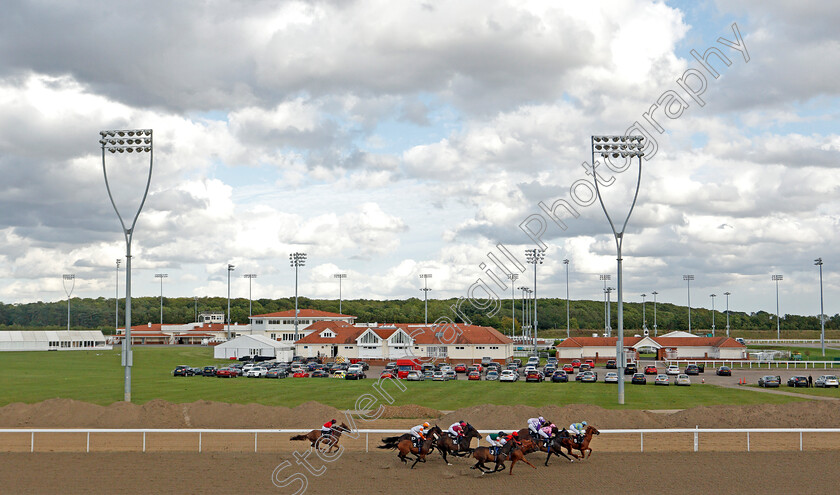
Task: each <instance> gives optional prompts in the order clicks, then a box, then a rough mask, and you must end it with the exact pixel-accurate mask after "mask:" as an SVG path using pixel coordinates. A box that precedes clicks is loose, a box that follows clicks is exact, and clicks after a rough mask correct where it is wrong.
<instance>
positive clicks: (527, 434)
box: [519, 426, 558, 450]
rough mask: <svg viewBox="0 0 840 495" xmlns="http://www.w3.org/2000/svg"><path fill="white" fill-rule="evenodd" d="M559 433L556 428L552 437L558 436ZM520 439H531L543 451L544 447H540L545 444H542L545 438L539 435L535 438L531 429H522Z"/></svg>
mask: <svg viewBox="0 0 840 495" xmlns="http://www.w3.org/2000/svg"><path fill="white" fill-rule="evenodd" d="M557 431H558V430H557V427H556V426H555V427H554V429H553V430H552V431H551V435H552V436H554V435H555V434H557ZM519 438H530V439H531V440H532V441H533V442H534V443H535V444H536V445H537V447H538V448H540V450H542V447H540V446H541V445H542V443H543V442H542V440H543V438H542V437H541V436H539V434H537V435H536V436H534V435H533V434H532V433H531V429H530V428H522V429H521V430H519Z"/></svg>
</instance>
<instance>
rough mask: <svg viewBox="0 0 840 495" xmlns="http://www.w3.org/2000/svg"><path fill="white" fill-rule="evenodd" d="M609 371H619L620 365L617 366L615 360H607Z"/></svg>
mask: <svg viewBox="0 0 840 495" xmlns="http://www.w3.org/2000/svg"><path fill="white" fill-rule="evenodd" d="M607 369H608V370H614V369H618V364H616V362H615V359H608V360H607Z"/></svg>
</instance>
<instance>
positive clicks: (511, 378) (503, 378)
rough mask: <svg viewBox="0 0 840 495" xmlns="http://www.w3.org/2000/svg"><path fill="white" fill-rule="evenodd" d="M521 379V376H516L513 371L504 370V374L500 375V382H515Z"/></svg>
mask: <svg viewBox="0 0 840 495" xmlns="http://www.w3.org/2000/svg"><path fill="white" fill-rule="evenodd" d="M518 379H519V375H517V374H516V372H514V371H513V370H504V371H502V374H501V375H499V381H500V382H515V381H516V380H518Z"/></svg>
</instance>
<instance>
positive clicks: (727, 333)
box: [723, 292, 732, 337]
mask: <svg viewBox="0 0 840 495" xmlns="http://www.w3.org/2000/svg"><path fill="white" fill-rule="evenodd" d="M723 295H724V296H726V336H727V337H729V296H731V295H732V293H731V292H724V293H723Z"/></svg>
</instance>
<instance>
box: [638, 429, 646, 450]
mask: <svg viewBox="0 0 840 495" xmlns="http://www.w3.org/2000/svg"><path fill="white" fill-rule="evenodd" d="M639 442H640V444H641V445H640V452H644V451H645V432H643V431H640V432H639Z"/></svg>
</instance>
